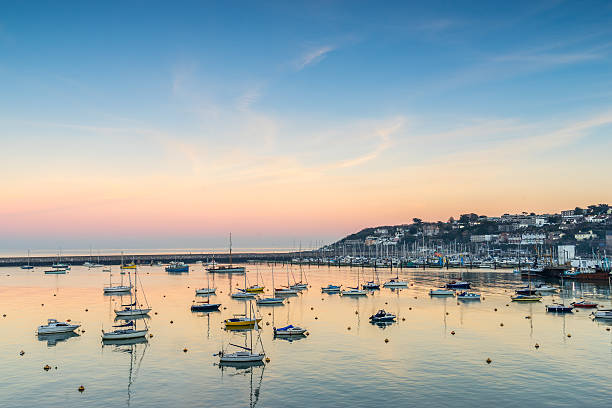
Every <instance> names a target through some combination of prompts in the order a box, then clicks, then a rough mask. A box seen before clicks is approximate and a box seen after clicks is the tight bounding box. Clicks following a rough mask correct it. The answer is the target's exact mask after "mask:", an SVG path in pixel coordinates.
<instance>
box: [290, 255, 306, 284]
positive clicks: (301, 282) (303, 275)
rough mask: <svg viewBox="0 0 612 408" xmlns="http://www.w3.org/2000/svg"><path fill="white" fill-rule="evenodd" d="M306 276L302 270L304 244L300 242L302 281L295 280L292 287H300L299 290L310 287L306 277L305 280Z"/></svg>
mask: <svg viewBox="0 0 612 408" xmlns="http://www.w3.org/2000/svg"><path fill="white" fill-rule="evenodd" d="M305 276H306V274H305V273H304V272H303V270H302V244H300V281H299V282H294V283H293V285H291V289H298V290H304V289H308V279H306V282H304V277H305ZM294 281H295V279H294Z"/></svg>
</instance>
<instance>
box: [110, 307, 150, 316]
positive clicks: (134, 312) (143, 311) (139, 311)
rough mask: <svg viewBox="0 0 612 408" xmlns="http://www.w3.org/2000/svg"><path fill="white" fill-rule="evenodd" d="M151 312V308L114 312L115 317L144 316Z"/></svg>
mask: <svg viewBox="0 0 612 408" xmlns="http://www.w3.org/2000/svg"><path fill="white" fill-rule="evenodd" d="M150 311H151V308H146V309H131V310H115V314H116V315H117V316H144V315H146V314H148V313H149V312H150Z"/></svg>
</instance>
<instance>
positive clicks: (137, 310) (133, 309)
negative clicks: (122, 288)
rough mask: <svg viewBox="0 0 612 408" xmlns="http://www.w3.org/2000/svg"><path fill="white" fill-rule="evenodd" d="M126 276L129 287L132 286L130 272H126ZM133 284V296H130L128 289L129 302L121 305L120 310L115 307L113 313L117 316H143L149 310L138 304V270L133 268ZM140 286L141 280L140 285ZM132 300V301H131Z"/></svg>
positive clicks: (149, 309)
mask: <svg viewBox="0 0 612 408" xmlns="http://www.w3.org/2000/svg"><path fill="white" fill-rule="evenodd" d="M128 278H129V280H130V287H131V286H132V274H131V273H128ZM134 285H135V286H136V287H135V288H134V296H133V298H132V292H131V291H130V303H129V304H127V305H121V306H122V307H123V309H121V310H117V309H115V314H116V315H117V316H118V317H132V316H144V315H146V314H148V313H149V312H150V311H151V308H150V307H148V305H147V307H144V308H143V307H142V304H141V305H138V296H137V293H138V288H137V285H138V272H137V270H136V269H134ZM140 286H141V287H142V282H141V285H140ZM132 300H133V301H132ZM145 301H146V297H145Z"/></svg>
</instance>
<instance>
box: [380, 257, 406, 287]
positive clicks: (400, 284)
mask: <svg viewBox="0 0 612 408" xmlns="http://www.w3.org/2000/svg"><path fill="white" fill-rule="evenodd" d="M391 265H392V266H391V267H393V263H391ZM396 271H397V268H396ZM406 286H408V282H406V281H403V280H400V278H399V272H396V273H395V278H391V279H390V280H389V281H388V282H385V283H383V287H385V288H403V287H406Z"/></svg>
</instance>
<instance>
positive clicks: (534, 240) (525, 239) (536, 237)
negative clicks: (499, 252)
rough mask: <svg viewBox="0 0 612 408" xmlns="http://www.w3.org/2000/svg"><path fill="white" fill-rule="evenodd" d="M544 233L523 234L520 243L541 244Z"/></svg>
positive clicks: (544, 237)
mask: <svg viewBox="0 0 612 408" xmlns="http://www.w3.org/2000/svg"><path fill="white" fill-rule="evenodd" d="M545 239H546V234H523V235H521V245H533V244H543V243H544V240H545Z"/></svg>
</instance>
